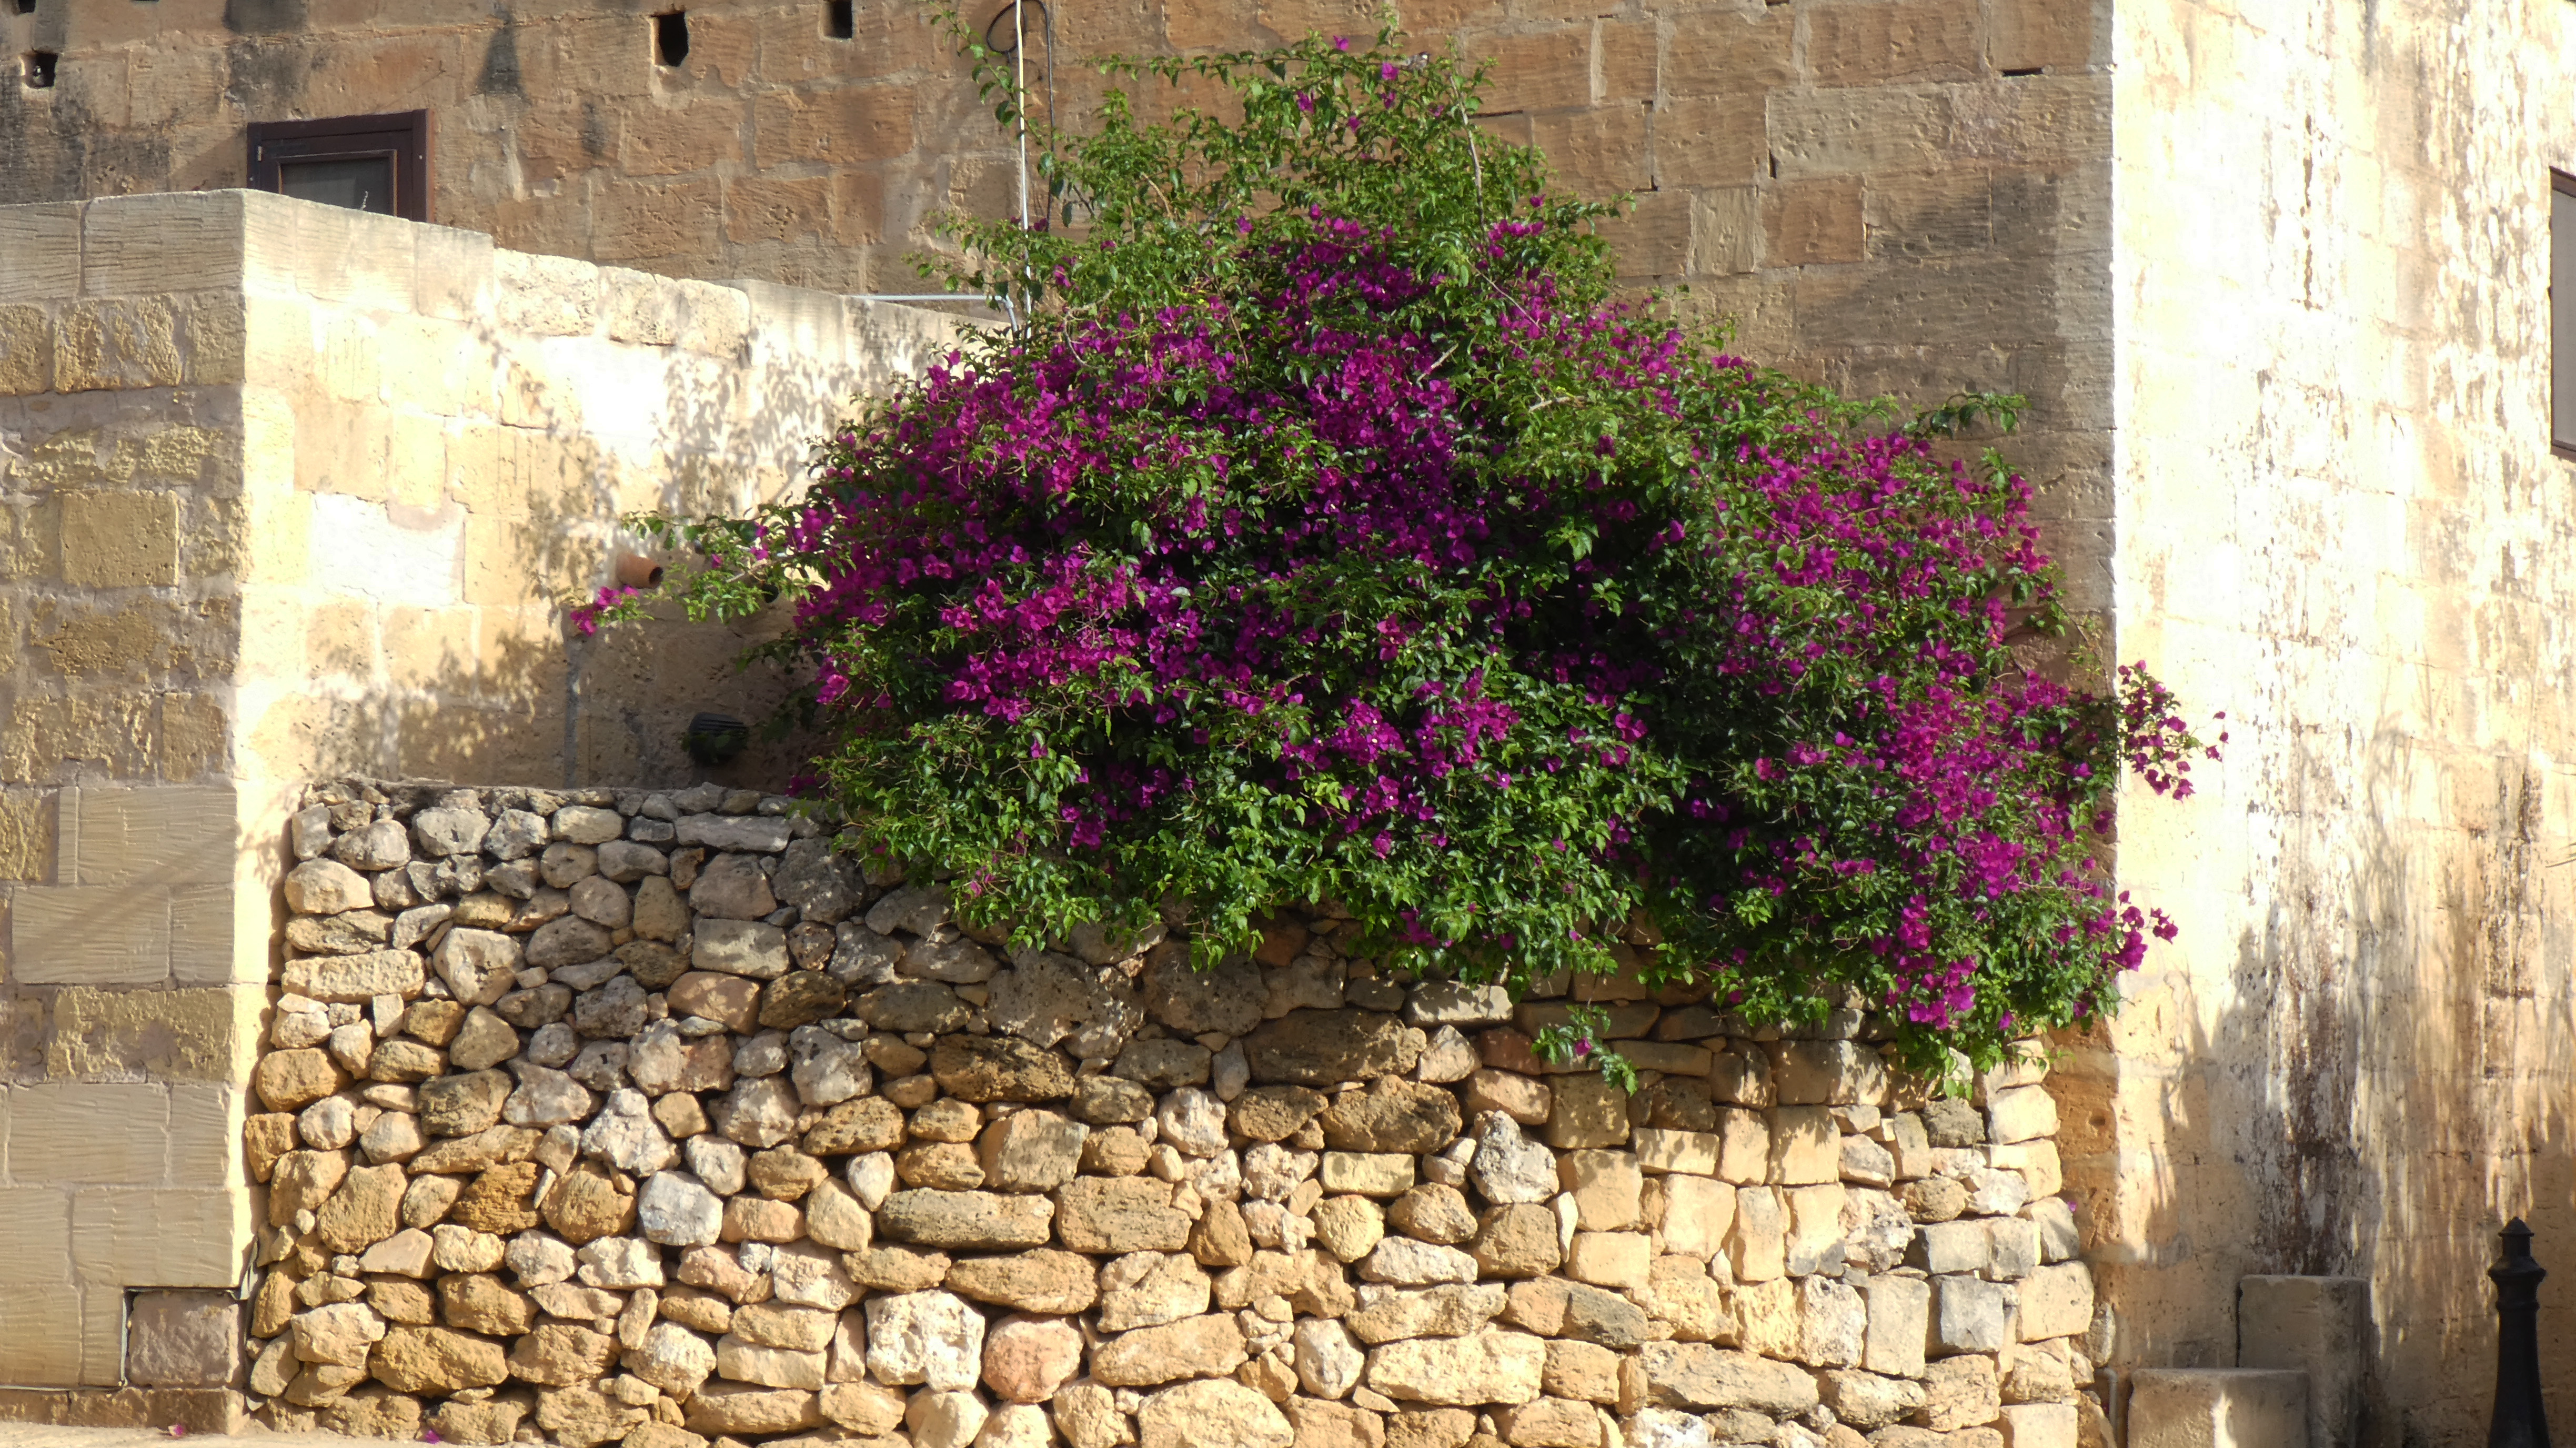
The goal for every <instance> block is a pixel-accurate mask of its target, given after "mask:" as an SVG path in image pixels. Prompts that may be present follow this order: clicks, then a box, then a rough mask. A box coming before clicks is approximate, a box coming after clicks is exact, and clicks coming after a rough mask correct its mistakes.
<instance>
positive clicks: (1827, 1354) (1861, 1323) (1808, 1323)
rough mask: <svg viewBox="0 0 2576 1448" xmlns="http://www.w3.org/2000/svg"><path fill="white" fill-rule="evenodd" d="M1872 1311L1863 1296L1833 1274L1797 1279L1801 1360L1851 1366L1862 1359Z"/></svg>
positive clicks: (1819, 1365) (1815, 1365)
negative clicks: (1863, 1344) (1865, 1304)
mask: <svg viewBox="0 0 2576 1448" xmlns="http://www.w3.org/2000/svg"><path fill="white" fill-rule="evenodd" d="M1868 1325H1869V1312H1868V1309H1867V1308H1866V1307H1865V1306H1864V1305H1863V1303H1862V1300H1861V1295H1860V1293H1859V1292H1858V1291H1856V1290H1855V1289H1853V1288H1850V1287H1846V1286H1844V1285H1843V1284H1842V1283H1840V1282H1838V1281H1836V1280H1834V1279H1833V1278H1831V1277H1803V1278H1800V1279H1799V1280H1798V1360H1799V1361H1800V1362H1803V1363H1805V1364H1806V1365H1807V1366H1809V1367H1811V1368H1839V1367H1850V1366H1851V1365H1853V1364H1855V1363H1857V1362H1859V1361H1860V1359H1861V1342H1862V1337H1863V1335H1864V1333H1865V1332H1866V1330H1867V1328H1868Z"/></svg>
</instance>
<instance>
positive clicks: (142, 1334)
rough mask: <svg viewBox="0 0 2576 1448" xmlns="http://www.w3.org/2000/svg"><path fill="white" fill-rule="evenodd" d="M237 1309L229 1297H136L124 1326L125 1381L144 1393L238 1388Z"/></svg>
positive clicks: (157, 1294)
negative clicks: (143, 1388) (187, 1389)
mask: <svg viewBox="0 0 2576 1448" xmlns="http://www.w3.org/2000/svg"><path fill="white" fill-rule="evenodd" d="M241 1374H242V1361H241V1304H240V1303H239V1302H238V1301H236V1300H235V1299H234V1297H233V1295H232V1294H231V1293H229V1292H217V1291H198V1292H138V1293H136V1294H135V1295H134V1306H133V1309H132V1311H131V1312H130V1313H129V1314H128V1316H127V1318H126V1325H125V1376H126V1380H127V1381H129V1382H132V1383H134V1384H136V1385H138V1386H141V1387H147V1388H229V1387H238V1386H240V1379H241Z"/></svg>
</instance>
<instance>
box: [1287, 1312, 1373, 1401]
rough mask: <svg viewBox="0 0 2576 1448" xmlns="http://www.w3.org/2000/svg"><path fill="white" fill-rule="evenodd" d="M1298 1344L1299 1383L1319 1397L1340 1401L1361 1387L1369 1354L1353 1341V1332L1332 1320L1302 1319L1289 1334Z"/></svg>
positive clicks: (1327, 1318) (1296, 1345)
mask: <svg viewBox="0 0 2576 1448" xmlns="http://www.w3.org/2000/svg"><path fill="white" fill-rule="evenodd" d="M1290 1340H1291V1341H1292V1342H1293V1343H1294V1344H1295V1362H1296V1367H1297V1381H1298V1382H1299V1383H1301V1384H1303V1385H1304V1386H1305V1389H1306V1391H1307V1392H1309V1393H1312V1394H1314V1395H1315V1396H1316V1397H1319V1398H1340V1397H1344V1396H1346V1395H1348V1394H1349V1392H1350V1391H1351V1389H1353V1388H1355V1387H1358V1386H1359V1383H1360V1374H1361V1373H1362V1372H1364V1371H1365V1370H1366V1369H1367V1367H1368V1355H1367V1354H1366V1353H1363V1352H1361V1351H1360V1348H1359V1344H1358V1343H1356V1342H1353V1341H1352V1340H1351V1332H1350V1329H1349V1328H1347V1327H1344V1326H1343V1325H1342V1324H1341V1322H1340V1320H1338V1319H1336V1318H1330V1317H1309V1318H1304V1319H1301V1320H1300V1321H1299V1322H1298V1323H1297V1326H1296V1329H1295V1331H1293V1332H1292V1333H1291V1334H1290Z"/></svg>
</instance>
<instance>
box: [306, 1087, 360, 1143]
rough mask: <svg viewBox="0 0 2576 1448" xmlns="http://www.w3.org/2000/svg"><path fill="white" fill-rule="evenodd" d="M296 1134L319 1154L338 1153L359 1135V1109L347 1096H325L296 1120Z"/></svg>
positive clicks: (307, 1108)
mask: <svg viewBox="0 0 2576 1448" xmlns="http://www.w3.org/2000/svg"><path fill="white" fill-rule="evenodd" d="M295 1134H296V1135H297V1136H299V1137H301V1138H303V1140H304V1144H305V1145H306V1146H309V1147H312V1148H313V1149H314V1150H316V1151H338V1150H340V1149H341V1148H342V1147H345V1146H347V1145H348V1144H349V1143H350V1142H351V1141H352V1140H354V1139H355V1138H356V1137H357V1134H358V1108H357V1107H356V1106H355V1105H353V1104H351V1102H350V1101H349V1099H348V1098H347V1097H345V1096H325V1097H323V1098H322V1099H321V1100H319V1101H316V1102H314V1103H313V1104H312V1105H310V1106H307V1107H305V1108H304V1110H303V1111H302V1112H300V1113H299V1114H298V1115H297V1116H296V1118H295Z"/></svg>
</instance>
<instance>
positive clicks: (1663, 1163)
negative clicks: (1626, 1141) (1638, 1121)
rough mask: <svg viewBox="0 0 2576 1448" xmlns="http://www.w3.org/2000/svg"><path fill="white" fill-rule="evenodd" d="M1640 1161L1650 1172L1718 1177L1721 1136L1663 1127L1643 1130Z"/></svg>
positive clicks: (1639, 1135)
mask: <svg viewBox="0 0 2576 1448" xmlns="http://www.w3.org/2000/svg"><path fill="white" fill-rule="evenodd" d="M1636 1137H1637V1162H1638V1164H1639V1166H1640V1167H1641V1168H1642V1169H1643V1170H1645V1171H1648V1172H1653V1173H1655V1174H1657V1175H1662V1174H1664V1173H1666V1172H1686V1173H1689V1174H1691V1175H1693V1176H1714V1175H1716V1174H1717V1162H1718V1136H1717V1133H1716V1132H1713V1131H1670V1130H1666V1129H1664V1128H1661V1127H1639V1128H1637V1132H1636Z"/></svg>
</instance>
